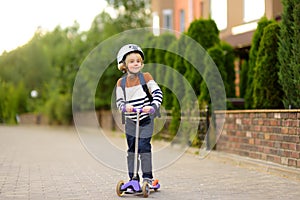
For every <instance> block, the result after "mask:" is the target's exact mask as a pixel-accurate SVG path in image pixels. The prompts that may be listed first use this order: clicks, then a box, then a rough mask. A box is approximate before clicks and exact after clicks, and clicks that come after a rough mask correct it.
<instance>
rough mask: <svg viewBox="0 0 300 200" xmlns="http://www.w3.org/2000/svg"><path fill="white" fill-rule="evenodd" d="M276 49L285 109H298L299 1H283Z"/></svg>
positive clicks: (299, 67)
mask: <svg viewBox="0 0 300 200" xmlns="http://www.w3.org/2000/svg"><path fill="white" fill-rule="evenodd" d="M282 3H283V13H282V22H281V24H280V37H279V48H278V60H279V82H280V84H281V86H282V88H283V91H284V96H283V103H284V106H285V108H289V107H291V108H300V60H299V57H300V49H299V45H300V1H299V0H283V1H282Z"/></svg>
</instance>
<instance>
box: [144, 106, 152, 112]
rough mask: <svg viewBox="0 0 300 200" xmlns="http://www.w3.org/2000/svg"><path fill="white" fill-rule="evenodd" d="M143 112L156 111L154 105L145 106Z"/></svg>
mask: <svg viewBox="0 0 300 200" xmlns="http://www.w3.org/2000/svg"><path fill="white" fill-rule="evenodd" d="M143 112H144V113H150V114H153V113H154V112H155V109H154V108H153V107H152V106H145V107H143Z"/></svg>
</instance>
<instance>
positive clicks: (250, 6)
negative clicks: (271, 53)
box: [151, 0, 283, 48]
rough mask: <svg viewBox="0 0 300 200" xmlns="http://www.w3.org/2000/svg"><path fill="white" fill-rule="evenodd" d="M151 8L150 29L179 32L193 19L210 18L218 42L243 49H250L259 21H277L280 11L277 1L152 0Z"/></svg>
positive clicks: (184, 29) (278, 0)
mask: <svg viewBox="0 0 300 200" xmlns="http://www.w3.org/2000/svg"><path fill="white" fill-rule="evenodd" d="M151 9H152V12H153V27H155V28H163V29H172V30H174V31H176V32H179V33H182V32H184V31H186V30H187V29H188V27H189V25H190V23H191V22H192V21H193V20H195V19H199V18H204V19H208V18H210V17H211V18H212V19H214V20H215V22H216V23H217V26H218V28H219V30H220V39H221V40H224V41H227V42H228V43H229V44H231V45H232V46H233V47H235V48H243V47H247V46H250V44H251V41H252V35H253V32H254V31H255V30H256V26H257V22H258V21H259V19H260V18H261V17H263V16H266V17H267V18H268V19H278V18H280V15H281V13H282V9H283V8H282V4H281V0H152V3H151ZM158 34H159V33H158Z"/></svg>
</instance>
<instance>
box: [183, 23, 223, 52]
mask: <svg viewBox="0 0 300 200" xmlns="http://www.w3.org/2000/svg"><path fill="white" fill-rule="evenodd" d="M187 35H188V36H190V37H191V38H193V39H194V40H195V41H197V42H198V43H199V44H200V45H201V46H202V47H203V48H204V49H206V50H207V49H209V48H210V47H212V46H214V45H216V44H219V43H220V38H219V30H218V27H217V25H216V23H215V21H214V20H212V19H198V20H194V21H193V22H192V23H191V24H190V26H189V28H188V31H187Z"/></svg>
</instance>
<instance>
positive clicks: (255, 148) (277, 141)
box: [215, 110, 300, 168]
mask: <svg viewBox="0 0 300 200" xmlns="http://www.w3.org/2000/svg"><path fill="white" fill-rule="evenodd" d="M224 113H225V123H224V127H223V131H222V134H221V136H220V138H219V140H218V141H217V150H218V151H224V152H228V153H233V154H238V155H240V156H246V157H251V158H254V159H261V160H265V161H269V162H274V163H278V164H281V165H286V166H291V167H296V168H300V128H299V127H300V110H239V111H237V110H235V111H226V112H222V111H218V112H215V114H216V119H217V120H218V118H220V117H222V116H224Z"/></svg>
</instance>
